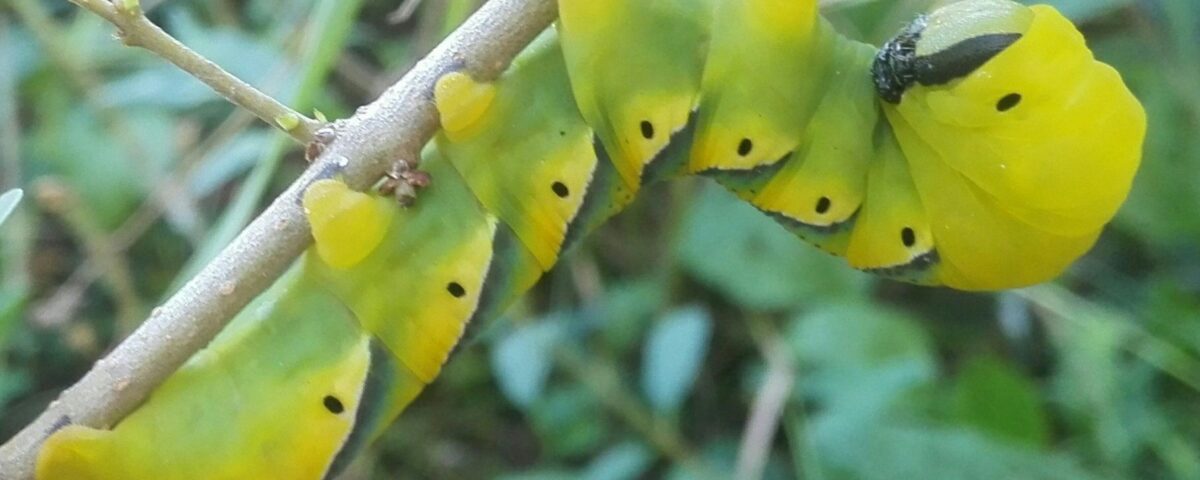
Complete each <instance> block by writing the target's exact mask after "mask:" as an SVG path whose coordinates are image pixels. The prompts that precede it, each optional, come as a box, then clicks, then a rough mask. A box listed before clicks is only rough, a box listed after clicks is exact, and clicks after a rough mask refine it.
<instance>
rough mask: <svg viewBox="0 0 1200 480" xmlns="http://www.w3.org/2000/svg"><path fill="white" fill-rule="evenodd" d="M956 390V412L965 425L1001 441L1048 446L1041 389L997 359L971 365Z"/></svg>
mask: <svg viewBox="0 0 1200 480" xmlns="http://www.w3.org/2000/svg"><path fill="white" fill-rule="evenodd" d="M957 380H958V381H957V384H956V385H955V388H954V397H953V404H954V413H955V416H956V417H957V418H958V420H959V421H960V422H962V423H964V424H967V425H971V426H973V427H975V428H978V429H979V430H980V431H982V432H985V433H989V434H991V435H993V436H995V437H997V438H999V439H1003V440H1012V441H1015V442H1018V443H1023V444H1027V445H1029V446H1031V447H1044V446H1046V444H1047V443H1048V440H1049V437H1050V426H1049V422H1048V420H1047V419H1046V411H1045V409H1044V408H1043V407H1042V402H1041V399H1040V398H1039V397H1038V390H1037V387H1036V386H1034V384H1033V382H1031V381H1030V380H1029V379H1028V378H1025V377H1024V376H1023V375H1021V374H1020V372H1017V371H1016V370H1014V369H1013V368H1012V367H1010V366H1009V365H1008V364H1007V363H1004V362H1003V361H1000V360H999V359H996V358H993V357H986V356H985V357H979V358H975V359H972V360H970V361H968V362H967V364H966V365H965V366H963V368H962V372H961V373H959V375H958V379H957Z"/></svg>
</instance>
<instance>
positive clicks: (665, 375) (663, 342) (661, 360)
mask: <svg viewBox="0 0 1200 480" xmlns="http://www.w3.org/2000/svg"><path fill="white" fill-rule="evenodd" d="M711 335H712V317H711V316H709V314H708V312H707V311H705V310H703V309H701V308H700V307H689V308H684V309H680V310H676V311H674V312H671V313H669V314H667V316H666V317H665V318H664V319H663V320H662V321H660V322H659V323H658V325H655V326H654V329H653V330H651V332H650V337H649V339H647V341H646V346H645V349H644V351H643V353H642V391H643V392H645V394H646V398H647V399H649V400H650V404H651V405H652V406H653V407H654V409H655V410H658V411H660V412H672V411H675V410H677V409H679V405H680V404H682V403H683V400H684V399H685V398H687V395H688V393H690V392H691V390H692V386H693V385H694V384H695V383H696V377H697V376H698V375H699V374H700V367H701V366H703V365H704V357H705V354H706V353H707V352H708V341H709V337H710V336H711Z"/></svg>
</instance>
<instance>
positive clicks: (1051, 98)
mask: <svg viewBox="0 0 1200 480" xmlns="http://www.w3.org/2000/svg"><path fill="white" fill-rule="evenodd" d="M872 74H873V78H874V82H875V89H876V92H877V94H878V95H879V97H880V99H881V100H882V101H883V102H882V103H883V111H884V113H885V115H886V116H887V118H888V120H889V123H890V124H891V126H892V128H893V130H894V131H895V134H896V139H897V140H898V141H899V143H900V146H901V148H902V149H903V153H904V157H905V158H906V159H907V161H908V164H909V167H910V170H911V173H912V179H913V183H914V184H915V186H916V189H917V191H918V193H919V196H920V200H921V204H922V205H923V207H924V210H925V213H927V215H928V219H929V220H930V222H931V223H930V226H931V229H932V236H933V244H934V246H935V248H936V249H937V251H938V253H939V255H940V257H941V259H942V274H941V280H942V282H943V283H945V284H947V285H950V286H954V287H958V288H966V289H998V288H1009V287H1015V286H1023V285H1028V284H1032V283H1037V282H1041V281H1044V280H1047V279H1049V278H1052V277H1054V276H1056V275H1058V274H1059V273H1060V272H1061V271H1062V270H1063V269H1065V268H1066V267H1067V266H1068V265H1069V264H1070V263H1071V262H1072V261H1074V260H1075V259H1076V258H1078V257H1079V256H1080V255H1082V254H1083V253H1084V252H1086V251H1087V249H1088V248H1089V247H1090V246H1091V245H1092V243H1093V242H1094V241H1095V239H1096V237H1097V236H1098V234H1099V232H1100V230H1101V229H1102V228H1103V226H1104V224H1106V223H1107V222H1108V221H1109V220H1110V219H1112V217H1113V215H1115V214H1116V211H1117V209H1118V208H1119V207H1120V205H1121V203H1122V202H1123V201H1124V200H1125V197H1126V196H1127V195H1128V193H1129V188H1130V185H1131V184H1132V181H1133V176H1134V174H1135V173H1136V171H1137V167H1138V164H1139V163H1140V161H1141V149H1142V143H1143V140H1144V139H1145V133H1146V116H1145V112H1144V110H1143V109H1142V106H1141V104H1139V103H1138V101H1137V99H1136V98H1135V97H1134V96H1133V94H1132V93H1131V92H1130V91H1129V89H1128V88H1127V87H1126V86H1125V84H1124V82H1123V81H1122V80H1121V77H1120V75H1119V74H1118V73H1117V72H1116V71H1115V70H1114V69H1113V68H1112V67H1110V66H1108V65H1106V64H1104V63H1101V62H1099V61H1097V60H1096V59H1095V57H1094V56H1093V55H1092V52H1091V50H1089V49H1088V47H1087V43H1086V42H1085V40H1084V37H1083V35H1082V34H1081V33H1080V32H1079V30H1077V29H1076V28H1075V26H1074V25H1073V24H1072V23H1071V22H1070V21H1069V20H1067V19H1066V18H1065V17H1063V16H1062V14H1060V13H1059V12H1058V11H1056V10H1055V9H1053V8H1052V7H1048V6H1044V5H1038V6H1032V7H1026V6H1023V5H1020V4H1017V3H1015V2H1012V1H1009V0H966V1H962V2H959V3H955V4H952V5H950V6H947V7H944V8H942V9H940V10H938V11H936V12H934V13H932V14H930V15H929V16H926V17H921V18H918V19H917V20H915V21H914V22H913V23H912V24H910V25H909V26H908V27H906V28H905V29H904V30H903V31H901V32H900V34H899V35H897V36H896V37H895V38H894V39H892V40H891V41H890V42H888V43H887V44H886V45H885V46H884V48H883V49H882V50H881V51H880V52H879V54H878V55H877V56H876V58H875V61H874V64H873V66H872ZM1017 259H1019V260H1017Z"/></svg>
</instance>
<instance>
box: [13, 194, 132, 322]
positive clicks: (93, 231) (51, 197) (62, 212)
mask: <svg viewBox="0 0 1200 480" xmlns="http://www.w3.org/2000/svg"><path fill="white" fill-rule="evenodd" d="M34 196H35V197H36V198H37V199H38V203H40V204H41V205H42V208H44V209H46V210H47V211H49V212H50V213H53V214H55V215H57V216H58V217H59V219H61V220H62V222H63V225H65V226H66V227H67V231H68V232H70V233H71V236H72V237H73V238H75V240H76V241H78V242H79V243H80V245H81V246H82V247H83V251H84V252H85V253H86V254H87V262H88V263H91V264H94V265H96V266H97V267H98V268H97V269H96V270H95V272H96V273H99V274H100V275H101V278H103V280H104V286H105V287H106V289H107V290H108V293H109V296H111V297H112V300H113V303H115V304H116V307H117V329H118V334H119V335H124V334H126V333H128V332H130V331H132V330H133V329H134V328H135V327H137V324H138V320H140V319H141V317H142V315H143V314H145V311H144V309H143V307H142V300H141V297H139V296H138V293H137V288H135V287H134V284H133V273H131V272H130V270H129V262H127V261H126V259H125V255H124V254H122V253H120V252H119V251H117V249H116V248H114V246H113V245H112V243H111V242H110V238H109V236H108V235H106V234H105V233H104V229H103V228H102V227H101V226H100V225H98V224H97V223H96V215H95V213H94V212H92V211H91V209H90V208H89V207H88V205H87V203H86V202H82V201H80V198H79V196H78V195H77V194H76V193H75V192H74V191H73V190H71V188H70V187H68V186H67V184H66V183H64V182H62V181H60V180H58V179H55V178H53V177H50V176H46V177H42V178H41V179H40V180H38V181H37V183H36V184H35V185H34Z"/></svg>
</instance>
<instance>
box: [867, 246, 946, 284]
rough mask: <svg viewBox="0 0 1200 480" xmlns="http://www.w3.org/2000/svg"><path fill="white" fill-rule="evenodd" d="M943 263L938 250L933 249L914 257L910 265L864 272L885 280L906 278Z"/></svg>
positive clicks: (869, 269)
mask: <svg viewBox="0 0 1200 480" xmlns="http://www.w3.org/2000/svg"><path fill="white" fill-rule="evenodd" d="M941 261H942V257H941V256H940V255H938V252H937V249H936V248H935V249H932V250H930V251H928V252H925V253H922V254H920V255H917V256H916V257H914V258H913V259H912V260H911V261H909V262H908V263H905V264H903V265H896V266H893V267H883V268H864V269H863V271H864V272H867V273H871V274H875V275H879V276H881V277H884V278H904V277H908V276H912V275H915V274H918V273H923V272H925V271H927V270H929V269H930V268H932V267H933V266H934V265H937V264H938V263H939V262H941Z"/></svg>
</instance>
